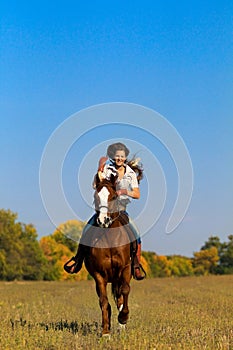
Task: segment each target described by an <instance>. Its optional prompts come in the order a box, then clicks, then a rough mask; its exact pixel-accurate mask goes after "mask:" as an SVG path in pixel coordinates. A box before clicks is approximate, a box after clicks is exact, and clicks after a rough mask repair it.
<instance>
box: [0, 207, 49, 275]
mask: <svg viewBox="0 0 233 350" xmlns="http://www.w3.org/2000/svg"><path fill="white" fill-rule="evenodd" d="M0 247H1V248H0V249H1V250H0V279H3V280H14V279H19V280H20V279H32V280H37V279H42V278H43V272H44V269H43V264H44V262H45V260H44V256H43V253H42V251H41V249H40V247H39V243H38V241H37V233H36V230H35V228H34V227H33V226H32V225H25V224H22V223H20V222H17V214H16V213H13V212H11V211H10V210H4V209H1V210H0Z"/></svg>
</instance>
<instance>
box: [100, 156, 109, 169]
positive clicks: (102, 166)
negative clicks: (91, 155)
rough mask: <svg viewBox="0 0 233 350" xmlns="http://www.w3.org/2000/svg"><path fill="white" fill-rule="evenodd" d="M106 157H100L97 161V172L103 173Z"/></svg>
mask: <svg viewBox="0 0 233 350" xmlns="http://www.w3.org/2000/svg"><path fill="white" fill-rule="evenodd" d="M107 160H108V157H101V158H100V160H99V167H98V171H103V170H104V166H105V163H106V162H107Z"/></svg>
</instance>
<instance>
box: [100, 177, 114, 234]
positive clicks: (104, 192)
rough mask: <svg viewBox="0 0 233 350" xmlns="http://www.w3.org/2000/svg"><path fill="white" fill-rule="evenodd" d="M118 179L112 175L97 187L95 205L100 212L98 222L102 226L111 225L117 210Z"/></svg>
mask: <svg viewBox="0 0 233 350" xmlns="http://www.w3.org/2000/svg"><path fill="white" fill-rule="evenodd" d="M116 179H117V176H114V175H111V177H110V179H109V180H108V179H104V180H102V181H101V182H100V183H99V184H98V185H97V187H96V192H95V207H96V211H97V213H98V218H97V224H98V225H99V226H100V227H105V228H107V227H109V226H110V225H111V224H112V219H113V216H114V213H115V212H116V210H117V209H116V202H117V201H116V199H117V193H116Z"/></svg>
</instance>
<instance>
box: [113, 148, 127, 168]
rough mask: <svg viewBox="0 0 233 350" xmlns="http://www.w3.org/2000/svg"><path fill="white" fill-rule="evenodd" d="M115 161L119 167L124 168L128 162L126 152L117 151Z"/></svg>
mask: <svg viewBox="0 0 233 350" xmlns="http://www.w3.org/2000/svg"><path fill="white" fill-rule="evenodd" d="M114 159H115V162H116V165H117V166H118V167H120V166H122V165H123V164H124V162H125V160H126V156H125V151H116V153H115V157H114Z"/></svg>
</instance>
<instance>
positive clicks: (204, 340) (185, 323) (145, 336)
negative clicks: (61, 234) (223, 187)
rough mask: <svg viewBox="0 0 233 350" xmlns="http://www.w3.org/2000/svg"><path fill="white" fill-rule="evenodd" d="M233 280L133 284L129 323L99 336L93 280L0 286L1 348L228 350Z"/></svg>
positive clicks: (232, 340) (232, 344) (231, 337)
mask: <svg viewBox="0 0 233 350" xmlns="http://www.w3.org/2000/svg"><path fill="white" fill-rule="evenodd" d="M232 286H233V276H208V277H187V278H165V279H147V280H145V281H142V282H135V281H132V284H131V293H130V300H129V306H130V319H129V322H128V325H127V328H126V330H125V331H120V330H119V328H118V324H117V310H116V307H115V305H114V303H113V299H112V296H111V295H110V288H109V299H110V303H111V305H112V309H113V315H112V334H111V337H110V339H105V338H101V337H100V333H101V313H100V309H99V305H98V299H97V296H96V293H95V287H94V282H93V281H82V282H12V283H6V282H0V312H1V327H0V349H1V350H6V349H7V350H8V349H9V350H14V349H30V350H32V349H35V350H37V349H46V350H57V349H62V350H64V349H69V350H72V349H88V350H90V349H105V350H107V349H113V350H114V349H129V350H130V349H133V350H138V349H146V350H147V349H188V350H190V349H195V350H196V349H200V350H203V349H214V350H216V349H233V288H232Z"/></svg>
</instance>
